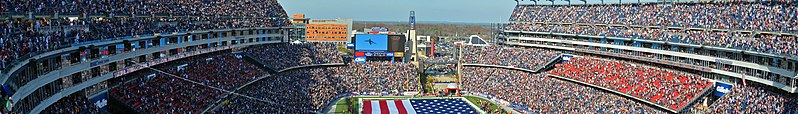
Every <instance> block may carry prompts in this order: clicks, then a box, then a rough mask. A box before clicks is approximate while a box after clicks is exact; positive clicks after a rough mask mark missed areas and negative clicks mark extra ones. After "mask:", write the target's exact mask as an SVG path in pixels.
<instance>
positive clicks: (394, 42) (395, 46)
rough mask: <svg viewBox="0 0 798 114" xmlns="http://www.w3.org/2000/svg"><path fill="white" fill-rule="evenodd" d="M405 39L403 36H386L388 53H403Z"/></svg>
mask: <svg viewBox="0 0 798 114" xmlns="http://www.w3.org/2000/svg"><path fill="white" fill-rule="evenodd" d="M406 41H407V39H406V38H405V36H404V35H390V36H388V43H389V45H390V46H388V51H390V52H405V42H406Z"/></svg>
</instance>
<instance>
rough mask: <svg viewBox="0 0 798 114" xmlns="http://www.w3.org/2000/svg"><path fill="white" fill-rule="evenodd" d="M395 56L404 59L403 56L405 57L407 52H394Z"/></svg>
mask: <svg viewBox="0 0 798 114" xmlns="http://www.w3.org/2000/svg"><path fill="white" fill-rule="evenodd" d="M393 56H394V57H403V56H405V52H394V53H393Z"/></svg>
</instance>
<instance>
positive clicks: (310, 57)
mask: <svg viewBox="0 0 798 114" xmlns="http://www.w3.org/2000/svg"><path fill="white" fill-rule="evenodd" d="M244 52H245V53H247V54H249V55H252V56H253V57H255V59H258V60H260V61H263V62H265V63H266V64H269V65H270V66H273V67H274V68H276V69H275V70H282V69H285V68H289V67H294V66H302V65H311V64H326V63H343V59H342V58H341V56H340V55H339V51H338V49H337V47H336V45H335V44H332V43H302V44H287V43H284V44H275V45H260V46H253V47H251V48H246V49H245V50H244Z"/></svg>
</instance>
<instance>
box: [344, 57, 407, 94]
mask: <svg viewBox="0 0 798 114" xmlns="http://www.w3.org/2000/svg"><path fill="white" fill-rule="evenodd" d="M416 70H417V69H416V67H414V66H413V65H412V64H410V63H398V62H397V63H392V62H366V63H364V64H350V66H348V67H335V68H333V70H332V71H333V73H334V74H336V75H341V76H342V78H343V80H344V81H345V82H347V84H348V85H349V87H351V88H350V90H352V92H356V93H369V92H382V91H390V90H396V91H399V92H406V91H418V89H419V88H418V85H419V84H418V82H419V80H418V76H417V75H416Z"/></svg>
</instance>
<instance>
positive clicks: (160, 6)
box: [0, 0, 287, 17]
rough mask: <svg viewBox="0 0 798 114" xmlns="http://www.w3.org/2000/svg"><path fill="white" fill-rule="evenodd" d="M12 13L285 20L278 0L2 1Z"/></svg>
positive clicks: (6, 10)
mask: <svg viewBox="0 0 798 114" xmlns="http://www.w3.org/2000/svg"><path fill="white" fill-rule="evenodd" d="M0 4H2V6H4V7H6V8H2V9H0V12H7V13H9V14H27V13H28V12H31V13H33V14H38V15H52V14H56V13H57V14H62V15H64V14H69V15H81V14H85V15H109V14H112V15H138V16H149V15H174V16H255V17H285V16H287V15H286V14H285V13H284V11H283V7H282V6H280V4H279V3H278V2H277V0H213V1H195V0H171V1H162V0H126V1H118V0H90V1H76V0H68V1H48V0H33V1H30V0H2V1H0Z"/></svg>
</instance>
